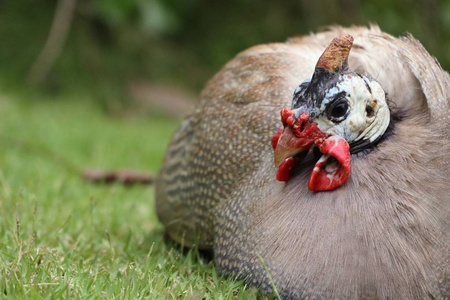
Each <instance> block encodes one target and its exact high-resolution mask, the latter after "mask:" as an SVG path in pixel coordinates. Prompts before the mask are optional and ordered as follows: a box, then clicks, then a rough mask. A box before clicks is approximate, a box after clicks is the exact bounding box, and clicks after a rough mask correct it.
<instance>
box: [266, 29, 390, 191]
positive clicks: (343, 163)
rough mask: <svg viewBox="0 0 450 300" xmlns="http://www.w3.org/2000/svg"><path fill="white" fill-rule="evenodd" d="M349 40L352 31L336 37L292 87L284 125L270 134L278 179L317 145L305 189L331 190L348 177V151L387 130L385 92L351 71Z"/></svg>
mask: <svg viewBox="0 0 450 300" xmlns="http://www.w3.org/2000/svg"><path fill="white" fill-rule="evenodd" d="M352 44H353V37H352V36H350V35H340V36H338V37H336V38H335V39H334V40H333V41H332V42H331V44H330V45H329V46H328V48H327V49H325V51H324V53H323V54H322V56H321V57H320V58H319V61H318V62H317V64H316V67H315V70H314V74H313V76H312V78H311V79H307V80H305V81H304V82H303V83H301V84H300V85H299V86H298V87H297V89H296V90H295V92H294V98H293V100H292V107H291V109H282V110H281V120H282V122H283V125H284V128H283V129H281V130H280V131H279V132H278V133H277V134H275V135H274V137H273V138H272V146H273V148H274V156H275V165H276V166H277V167H278V166H279V169H278V173H277V179H278V180H281V181H287V180H289V179H290V171H291V169H292V168H293V167H294V166H295V164H296V163H297V162H298V161H299V159H300V158H301V157H304V156H305V155H306V153H307V151H308V149H310V148H311V147H313V146H314V145H316V146H317V147H318V149H319V151H320V152H322V154H323V155H322V157H321V158H320V159H319V161H318V162H317V163H316V165H315V167H314V169H313V171H312V174H311V177H310V180H309V184H308V187H309V189H310V190H312V191H325V190H332V189H335V188H337V187H339V186H341V185H342V184H344V183H345V181H346V180H347V179H348V177H349V176H350V156H351V154H350V153H357V152H359V151H361V150H363V149H365V148H367V147H368V146H370V145H372V144H374V143H376V142H377V141H378V140H379V139H380V138H381V137H382V136H383V134H384V133H385V131H386V129H387V127H388V125H389V122H390V112H389V108H388V105H387V103H386V95H385V92H384V90H383V88H382V87H381V85H380V84H379V83H378V82H377V81H375V80H374V79H371V78H369V77H367V76H364V75H361V74H358V73H355V72H351V71H350V70H349V68H348V56H349V53H350V49H351V47H352Z"/></svg>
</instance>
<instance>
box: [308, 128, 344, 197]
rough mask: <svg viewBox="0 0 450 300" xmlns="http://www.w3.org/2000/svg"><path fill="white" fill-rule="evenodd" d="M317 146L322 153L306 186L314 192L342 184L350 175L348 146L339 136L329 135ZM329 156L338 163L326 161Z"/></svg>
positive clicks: (331, 188)
mask: <svg viewBox="0 0 450 300" xmlns="http://www.w3.org/2000/svg"><path fill="white" fill-rule="evenodd" d="M318 146H319V150H320V152H322V153H323V154H324V155H323V156H322V157H321V158H320V159H319V161H318V162H317V163H316V165H315V166H314V169H313V171H312V173H311V177H310V178H309V182H308V188H309V189H310V190H311V191H314V192H320V191H329V190H333V189H335V188H337V187H339V186H341V185H343V184H344V183H345V182H346V181H347V179H348V178H349V176H350V146H349V144H348V142H347V141H346V140H345V139H344V138H342V137H339V136H331V137H329V138H327V139H326V140H325V141H323V142H320V143H318ZM330 156H333V157H334V158H336V159H337V161H338V162H339V163H338V164H337V163H329V162H328V163H327V161H328V159H329V158H330Z"/></svg>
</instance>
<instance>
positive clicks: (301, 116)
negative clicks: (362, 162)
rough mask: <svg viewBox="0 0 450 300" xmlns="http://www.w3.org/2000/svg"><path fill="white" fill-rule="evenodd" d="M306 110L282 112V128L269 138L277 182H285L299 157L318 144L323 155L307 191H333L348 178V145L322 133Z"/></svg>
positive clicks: (286, 110) (339, 139)
mask: <svg viewBox="0 0 450 300" xmlns="http://www.w3.org/2000/svg"><path fill="white" fill-rule="evenodd" d="M308 111H309V110H308V109H305V108H304V107H302V108H299V109H296V110H288V109H283V110H282V111H281V120H282V122H283V124H284V128H283V129H281V130H280V131H278V132H277V133H276V134H275V135H274V136H273V138H272V147H273V149H274V162H275V166H276V167H278V171H277V179H278V180H279V181H288V180H289V179H290V172H291V170H292V169H293V168H294V167H295V166H296V164H297V163H298V161H299V160H300V157H302V158H304V157H305V156H306V154H307V151H308V150H309V149H310V148H311V147H313V146H314V145H317V146H318V147H319V151H320V152H321V153H322V154H323V155H322V157H321V158H320V159H319V161H317V163H316V164H315V166H314V169H313V171H312V173H311V177H310V178H309V182H308V188H309V190H311V191H314V192H320V191H329V190H333V189H335V188H337V187H339V186H341V185H342V184H344V183H345V182H346V181H347V179H348V178H349V176H350V146H349V144H348V142H347V141H346V140H345V139H344V138H342V137H340V136H337V135H334V136H327V134H326V133H325V132H323V131H321V130H320V129H319V128H318V126H317V123H314V119H312V120H311V119H310V117H309V113H308Z"/></svg>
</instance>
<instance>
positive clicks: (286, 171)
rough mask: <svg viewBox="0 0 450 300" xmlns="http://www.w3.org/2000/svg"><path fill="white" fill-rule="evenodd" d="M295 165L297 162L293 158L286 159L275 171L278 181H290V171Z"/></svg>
mask: <svg viewBox="0 0 450 300" xmlns="http://www.w3.org/2000/svg"><path fill="white" fill-rule="evenodd" d="M296 164H297V160H296V159H295V158H293V157H289V158H286V159H285V160H284V161H283V162H282V163H281V165H280V167H279V168H278V171H277V180H278V181H289V179H291V170H292V168H293V167H295V165H296Z"/></svg>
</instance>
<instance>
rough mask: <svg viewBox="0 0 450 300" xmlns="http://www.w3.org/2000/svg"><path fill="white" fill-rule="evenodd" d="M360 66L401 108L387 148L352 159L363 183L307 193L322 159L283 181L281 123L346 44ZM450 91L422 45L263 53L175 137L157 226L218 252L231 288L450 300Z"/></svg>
mask: <svg viewBox="0 0 450 300" xmlns="http://www.w3.org/2000/svg"><path fill="white" fill-rule="evenodd" d="M341 33H348V34H351V35H352V36H353V37H354V38H355V42H354V45H353V49H352V51H351V54H350V57H349V66H350V68H351V69H353V70H354V71H356V72H359V73H362V74H368V75H370V76H371V77H372V78H374V79H376V80H377V81H378V82H379V83H380V85H381V86H382V87H383V89H384V91H386V93H387V96H388V99H389V100H390V106H391V112H392V118H391V119H392V121H391V126H390V127H389V129H388V132H387V133H386V135H385V138H384V140H382V141H381V142H380V143H379V144H377V145H376V146H375V147H373V149H367V150H366V151H362V152H359V153H358V154H354V155H352V157H351V159H352V175H351V176H350V178H349V179H348V181H347V182H346V183H345V184H344V185H342V186H340V187H339V188H337V189H335V190H333V191H328V192H319V193H315V192H311V191H309V190H308V178H309V174H310V173H311V170H312V168H313V166H314V163H315V161H316V160H317V159H315V158H314V155H313V154H312V153H310V155H308V156H307V157H306V158H305V160H304V161H303V162H302V163H301V164H299V165H298V166H296V168H295V170H294V172H293V175H292V178H291V179H290V180H289V181H288V182H286V183H285V182H279V181H277V180H276V179H275V174H276V172H277V169H276V168H275V167H274V166H273V155H274V154H273V151H272V147H271V144H270V141H271V137H272V135H273V134H274V133H275V132H276V131H277V130H278V129H279V127H280V121H279V113H278V112H279V111H280V109H281V108H283V107H289V106H290V105H291V102H292V94H293V91H294V90H295V88H296V87H297V86H298V85H299V83H301V82H302V81H303V80H305V79H307V78H309V77H311V74H312V73H313V71H314V67H315V64H316V62H317V60H318V58H319V56H320V55H321V54H322V52H323V50H324V49H325V47H327V46H328V44H329V42H330V41H331V40H332V39H333V38H334V37H335V36H336V35H338V34H341ZM449 99H450V78H449V75H448V74H447V73H446V72H445V71H443V70H442V69H441V68H440V67H439V65H438V64H437V63H436V62H435V60H434V59H433V58H432V57H431V56H430V55H429V54H428V53H427V52H426V50H425V49H424V48H423V47H422V46H421V45H420V43H419V42H417V41H416V40H414V39H413V38H411V37H407V38H401V39H397V38H394V37H392V36H390V35H387V34H385V33H382V32H380V31H379V30H378V29H377V28H371V29H365V28H359V27H355V28H333V29H331V30H329V31H327V32H323V33H319V34H316V35H310V36H306V37H302V38H294V39H291V40H289V41H288V42H286V43H283V44H282V43H279V44H268V45H262V46H257V47H253V48H251V49H249V50H246V51H244V52H242V53H240V54H239V55H238V56H237V57H236V58H235V59H233V60H232V61H230V62H229V63H228V64H227V65H225V66H224V68H223V69H222V70H221V71H220V72H219V73H218V74H217V75H216V76H214V77H213V78H212V79H211V81H210V82H209V83H208V84H207V86H206V87H205V89H204V91H203V92H202V94H201V102H200V103H199V105H198V106H197V108H196V110H195V111H194V112H193V113H192V114H191V115H190V116H188V117H187V119H186V120H185V121H184V122H183V123H182V125H181V127H180V128H179V130H178V132H177V133H176V134H175V136H174V138H173V140H172V142H171V144H170V146H169V149H168V152H167V155H166V158H165V161H164V163H163V167H162V169H161V172H160V175H159V178H158V180H157V185H156V199H157V211H158V216H159V218H160V219H161V221H162V222H163V224H164V225H165V226H166V228H167V232H168V234H169V235H170V236H171V237H172V238H173V239H174V240H176V241H178V242H180V243H182V244H183V245H185V246H191V245H193V244H195V245H198V247H199V248H201V249H213V250H214V259H215V262H216V265H217V268H218V270H219V271H220V272H221V273H222V274H226V275H227V274H230V275H236V276H238V277H239V278H244V279H246V280H247V281H248V282H250V283H252V284H254V285H257V286H260V287H261V289H262V290H263V291H264V292H270V291H271V290H272V289H273V285H272V284H271V283H270V280H269V276H268V275H267V272H269V273H270V275H271V277H272V278H273V284H274V285H275V286H276V288H277V290H278V291H279V292H280V294H281V295H282V297H283V298H305V299H306V298H308V299H321V298H325V299H338V298H341V299H342V298H348V299H358V298H362V299H370V298H372V299H423V298H432V297H435V298H437V299H439V298H445V297H450V187H449V186H450V181H449V176H450V171H449V168H450V164H449V163H448V160H449V154H450V142H449V132H450V122H449V115H450V109H449Z"/></svg>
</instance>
